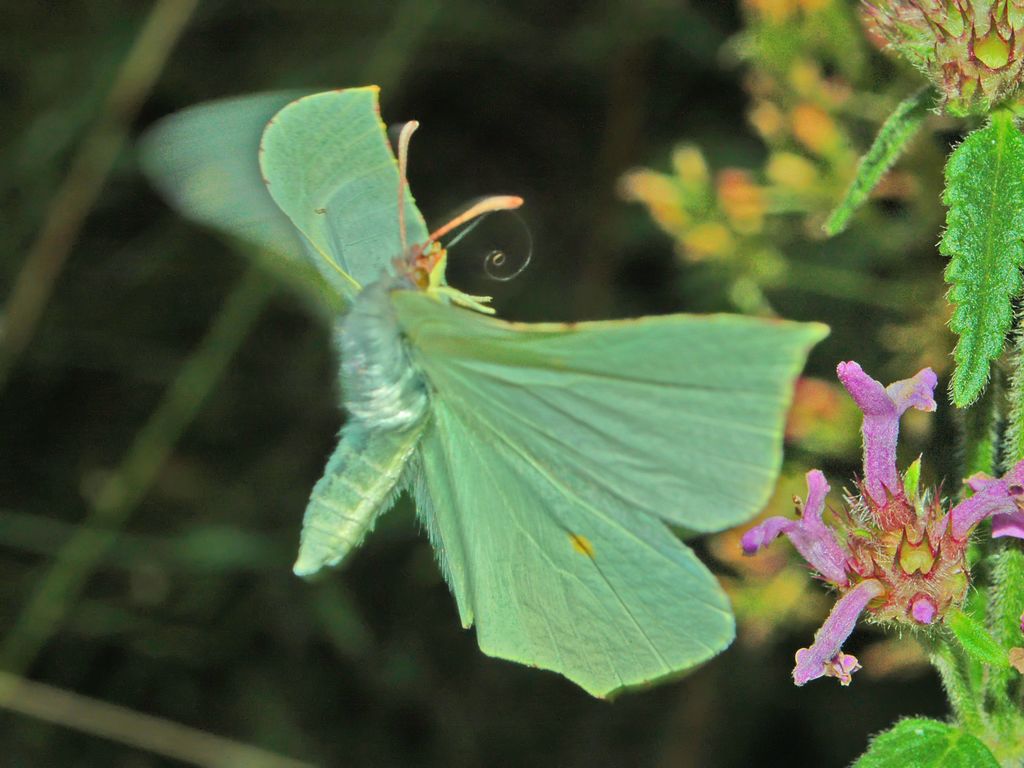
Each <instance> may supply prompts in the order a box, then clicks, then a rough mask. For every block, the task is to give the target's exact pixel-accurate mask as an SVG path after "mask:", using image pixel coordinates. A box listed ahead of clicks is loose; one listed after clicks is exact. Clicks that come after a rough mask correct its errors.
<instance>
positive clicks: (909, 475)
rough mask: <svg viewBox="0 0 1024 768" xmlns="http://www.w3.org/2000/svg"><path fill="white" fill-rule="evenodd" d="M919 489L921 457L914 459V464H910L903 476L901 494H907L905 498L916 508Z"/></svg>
mask: <svg viewBox="0 0 1024 768" xmlns="http://www.w3.org/2000/svg"><path fill="white" fill-rule="evenodd" d="M920 488H921V457H920V456H918V457H917V458H916V459H914V463H913V464H911V465H910V466H909V467H908V468H907V471H906V473H904V475H903V492H904V493H906V494H907V498H908V499H910V501H911V502H912V503H913V504H914V506H915V507H916V506H917V495H918V492H919V491H920Z"/></svg>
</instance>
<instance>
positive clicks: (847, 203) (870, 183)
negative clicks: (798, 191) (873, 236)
mask: <svg viewBox="0 0 1024 768" xmlns="http://www.w3.org/2000/svg"><path fill="white" fill-rule="evenodd" d="M931 93H932V90H931V88H930V87H928V88H922V89H921V90H919V91H918V92H917V93H915V94H914V95H913V96H909V97H908V98H906V99H904V100H903V101H901V102H900V103H899V106H897V107H896V109H895V111H894V112H893V113H892V114H891V115H889V117H888V118H887V119H886V121H885V122H884V123H883V124H882V127H881V128H880V129H879V130H878V135H877V136H875V140H874V141H873V142H872V144H871V148H870V149H868V151H867V152H866V153H865V154H864V157H862V158H861V159H860V165H858V166H857V175H856V176H855V177H854V179H853V182H852V183H851V184H850V187H849V189H847V190H846V195H844V196H843V199H842V200H840V201H839V204H838V205H837V206H836V207H835V210H833V211H832V214H831V215H830V216H829V217H828V220H827V221H826V222H825V226H824V229H825V233H826V234H827V235H828V236H829V237H832V236H834V235H838V234H839V233H840V232H842V231H843V230H844V229H846V227H847V226H848V225H849V223H850V219H851V218H852V217H853V214H854V213H856V212H857V209H858V208H860V207H861V206H862V205H864V203H865V202H867V199H868V196H869V195H870V194H871V190H873V189H874V188H875V187H876V186H877V185H878V182H879V181H881V179H882V177H883V176H884V175H885V173H886V171H888V170H889V169H890V168H892V166H893V163H895V162H896V161H897V160H898V159H899V157H900V155H902V154H903V150H904V149H905V148H906V146H907V144H908V143H909V142H910V140H911V139H912V138H913V137H914V135H915V134H916V133H917V131H918V129H919V128H920V127H921V124H922V123H923V122H924V119H925V118H926V117H927V116H928V108H929V106H930V105H931Z"/></svg>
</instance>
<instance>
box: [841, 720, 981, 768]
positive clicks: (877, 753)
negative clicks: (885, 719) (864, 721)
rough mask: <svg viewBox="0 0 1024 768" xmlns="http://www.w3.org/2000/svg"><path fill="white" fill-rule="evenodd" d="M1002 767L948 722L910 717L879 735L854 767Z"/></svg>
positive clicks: (972, 738)
mask: <svg viewBox="0 0 1024 768" xmlns="http://www.w3.org/2000/svg"><path fill="white" fill-rule="evenodd" d="M909 766H913V768H999V763H998V762H996V759H995V757H993V756H992V753H991V752H990V751H989V750H988V748H987V747H986V746H985V745H984V744H982V743H981V742H980V741H979V740H978V739H977V738H975V737H974V736H972V735H971V734H969V733H965V732H964V731H962V730H960V729H959V728H957V727H955V726H952V725H949V724H947V723H940V722H939V721H937V720H928V719H926V718H910V719H907V720H903V721H901V722H899V723H897V724H896V725H895V726H894V727H893V728H891V729H890V730H888V731H886V732H885V733H883V734H881V735H879V736H876V737H875V738H874V740H873V741H872V742H871V748H870V749H868V751H867V752H865V753H864V754H863V755H861V756H860V758H859V759H858V760H857V762H856V763H854V764H853V768H908V767H909Z"/></svg>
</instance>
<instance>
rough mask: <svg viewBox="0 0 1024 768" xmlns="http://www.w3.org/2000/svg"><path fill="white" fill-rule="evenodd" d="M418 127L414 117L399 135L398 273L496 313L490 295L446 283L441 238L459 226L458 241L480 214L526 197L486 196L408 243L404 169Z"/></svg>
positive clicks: (513, 204)
mask: <svg viewBox="0 0 1024 768" xmlns="http://www.w3.org/2000/svg"><path fill="white" fill-rule="evenodd" d="M418 127H419V123H417V122H416V121H415V120H413V121H410V122H408V123H406V124H405V125H403V126H402V129H401V132H400V133H399V137H398V230H399V236H400V238H401V243H402V255H401V257H400V258H398V259H396V260H395V262H394V266H395V272H396V274H399V275H402V276H404V277H406V278H407V279H408V280H409V282H410V283H412V285H413V286H415V287H416V288H418V289H419V290H421V291H423V292H425V293H430V294H432V295H434V296H435V297H437V298H442V299H444V300H447V301H450V302H452V303H454V304H458V305H460V306H464V307H468V308H469V309H474V310H476V311H478V312H484V313H486V314H493V313H494V310H493V309H491V308H490V307H488V306H487V302H489V301H490V297H488V296H470V295H469V294H465V293H462V292H461V291H458V290H456V289H454V288H451V287H450V286H447V285H445V280H444V275H445V267H446V264H447V261H448V251H447V250H446V249H445V247H444V246H442V245H441V238H442V237H444V236H445V235H447V234H449V233H451V232H454V231H456V230H458V229H463V232H461V233H459V234H458V235H457V236H456V237H455V240H458V239H459V238H460V237H461V236H462V235H463V234H465V233H466V232H467V231H468V230H469V229H472V227H473V226H475V224H476V223H478V222H479V221H480V220H481V217H484V216H486V215H487V214H489V213H494V212H495V211H511V210H515V209H516V208H518V207H519V206H521V205H522V204H523V198H521V197H517V196H515V195H494V196H491V197H485V198H483V199H482V200H478V201H477V202H475V203H473V204H472V205H470V206H468V207H467V208H466V209H465V210H464V211H463V212H462V213H460V214H459V215H458V216H455V217H454V218H453V219H452V220H451V221H449V222H448V223H447V224H444V225H442V226H440V227H438V228H437V229H435V230H434V231H433V232H431V233H430V236H429V237H428V238H427V241H426V242H425V243H419V244H413V245H409V243H408V235H407V233H406V228H405V190H406V187H407V186H408V180H407V178H406V173H405V172H406V168H407V166H408V162H409V140H410V139H411V138H412V134H413V132H414V131H415V130H416V129H417V128H418ZM455 240H453V241H452V242H455Z"/></svg>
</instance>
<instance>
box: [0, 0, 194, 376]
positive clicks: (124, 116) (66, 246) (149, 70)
mask: <svg viewBox="0 0 1024 768" xmlns="http://www.w3.org/2000/svg"><path fill="white" fill-rule="evenodd" d="M197 4H198V0H157V1H156V2H155V3H154V5H153V9H152V10H151V11H150V13H149V16H148V17H147V18H146V21H145V23H144V24H143V27H142V30H141V31H140V32H139V35H138V37H136V39H135V42H134V44H133V45H132V48H131V50H130V51H129V52H128V55H127V56H126V57H125V60H124V63H123V64H122V65H121V68H120V69H119V70H118V73H117V76H116V78H115V80H114V83H113V85H112V86H111V87H110V92H109V93H108V94H107V98H106V100H105V102H104V104H103V108H102V110H101V112H100V115H99V117H98V118H97V119H96V122H95V123H94V124H93V126H92V128H91V129H90V131H89V132H88V133H87V134H86V136H85V137H84V138H83V139H82V143H81V144H80V145H79V148H78V151H77V153H76V154H75V156H74V159H73V160H72V161H71V168H70V170H69V171H68V174H67V176H66V177H65V178H64V182H63V183H62V184H61V186H60V188H59V189H58V190H57V193H56V194H55V195H54V197H53V200H52V201H51V202H50V206H49V210H48V212H47V215H46V220H45V221H44V222H43V226H42V229H41V230H40V232H39V235H38V236H37V237H36V240H35V242H34V243H33V244H32V246H31V247H30V248H29V251H28V255H27V256H26V258H25V263H24V264H23V265H22V268H21V271H20V272H19V273H18V276H17V278H16V279H15V281H14V287H13V288H12V289H11V293H10V296H9V297H8V299H7V303H6V305H5V306H4V309H3V318H2V323H0V390H3V387H4V384H5V383H6V382H7V379H8V377H9V376H10V374H11V371H12V369H13V367H14V365H15V364H16V363H17V360H18V358H19V357H20V356H21V354H22V352H24V350H25V348H26V347H27V346H28V344H29V342H30V341H31V340H32V336H33V335H34V334H35V330H36V326H37V325H38V324H39V319H40V318H41V317H42V315H43V311H44V310H45V308H46V304H47V302H48V301H49V299H50V296H51V294H52V293H53V287H54V285H55V283H56V282H57V278H58V277H59V275H60V273H61V270H62V269H63V268H64V264H65V262H66V261H67V258H68V254H69V253H70V252H71V249H72V247H73V246H74V243H75V240H76V238H77V237H78V232H79V230H80V229H81V228H82V224H83V223H84V222H85V219H86V217H87V216H88V214H89V211H90V210H91V209H92V207H93V205H94V204H95V202H96V198H97V197H98V196H99V194H100V191H101V190H102V189H103V184H104V182H105V181H106V179H107V177H108V176H109V175H110V171H111V169H112V168H113V166H114V162H115V161H116V160H117V156H118V154H119V153H120V151H121V148H122V147H123V146H124V143H125V140H126V138H127V135H128V130H129V129H130V127H131V123H132V121H133V120H134V119H135V115H136V114H137V113H138V111H139V108H140V107H141V106H142V102H143V101H144V99H145V97H146V95H147V94H148V93H149V91H150V89H151V88H152V87H153V83H154V82H156V78H157V76H158V75H159V74H160V72H161V70H162V69H163V67H164V64H165V62H166V61H167V57H168V56H169V55H170V53H171V50H172V48H173V47H174V44H175V43H176V42H177V40H178V38H179V37H180V36H181V33H182V31H183V30H184V28H185V25H186V23H187V22H188V20H189V18H191V16H192V13H193V11H194V10H195V8H196V5H197Z"/></svg>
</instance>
